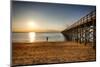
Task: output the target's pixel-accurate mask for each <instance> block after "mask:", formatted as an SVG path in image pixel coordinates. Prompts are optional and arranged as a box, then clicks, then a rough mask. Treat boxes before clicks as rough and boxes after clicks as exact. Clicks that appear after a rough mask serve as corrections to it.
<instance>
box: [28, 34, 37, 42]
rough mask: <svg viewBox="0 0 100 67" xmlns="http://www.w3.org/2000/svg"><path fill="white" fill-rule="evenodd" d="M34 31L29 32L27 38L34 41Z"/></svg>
mask: <svg viewBox="0 0 100 67" xmlns="http://www.w3.org/2000/svg"><path fill="white" fill-rule="evenodd" d="M35 36H36V34H35V32H29V40H30V42H34V41H35Z"/></svg>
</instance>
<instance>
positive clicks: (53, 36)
mask: <svg viewBox="0 0 100 67" xmlns="http://www.w3.org/2000/svg"><path fill="white" fill-rule="evenodd" d="M57 41H65V37H64V36H63V34H62V33H58V32H57V33H54V32H53V33H35V32H28V33H12V42H57Z"/></svg>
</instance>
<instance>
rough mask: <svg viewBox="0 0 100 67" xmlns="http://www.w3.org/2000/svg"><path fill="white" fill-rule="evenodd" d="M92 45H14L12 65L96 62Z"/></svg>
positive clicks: (66, 43)
mask: <svg viewBox="0 0 100 67" xmlns="http://www.w3.org/2000/svg"><path fill="white" fill-rule="evenodd" d="M95 60H96V51H95V50H94V49H93V48H92V46H91V45H86V46H85V45H83V44H79V43H75V42H37V43H12V65H13V66H17V65H31V64H32V65H34V64H51V63H67V62H80V61H95Z"/></svg>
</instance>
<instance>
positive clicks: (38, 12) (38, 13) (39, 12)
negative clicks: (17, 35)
mask: <svg viewBox="0 0 100 67" xmlns="http://www.w3.org/2000/svg"><path fill="white" fill-rule="evenodd" d="M93 10H95V6H82V5H68V4H54V3H53V4H51V3H40V2H21V1H12V31H13V32H61V31H63V30H64V29H66V28H67V27H68V26H69V25H71V24H72V23H74V22H76V21H77V20H78V19H80V18H81V17H83V16H85V15H86V14H88V13H89V12H91V11H93Z"/></svg>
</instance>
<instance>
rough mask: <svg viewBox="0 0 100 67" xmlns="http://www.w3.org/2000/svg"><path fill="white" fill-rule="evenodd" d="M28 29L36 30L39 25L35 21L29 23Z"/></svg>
mask: <svg viewBox="0 0 100 67" xmlns="http://www.w3.org/2000/svg"><path fill="white" fill-rule="evenodd" d="M28 27H29V28H31V29H35V28H36V27H37V24H36V22H35V21H29V22H28Z"/></svg>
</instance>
